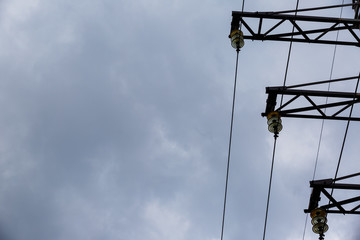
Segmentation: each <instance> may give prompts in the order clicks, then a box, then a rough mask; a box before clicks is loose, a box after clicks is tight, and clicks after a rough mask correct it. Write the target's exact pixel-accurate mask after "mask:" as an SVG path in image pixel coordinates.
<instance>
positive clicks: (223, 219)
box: [220, 0, 245, 240]
mask: <svg viewBox="0 0 360 240" xmlns="http://www.w3.org/2000/svg"><path fill="white" fill-rule="evenodd" d="M244 5H245V0H243V1H242V8H241V11H242V12H244ZM241 26H242V25H240V30H241ZM239 52H240V48H237V49H236V64H235V77H234V91H233V100H232V108H231V123H230V136H229V149H228V158H227V164H226V180H225V191H224V207H223V214H222V222H221V236H220V240H223V237H224V227H225V214H226V201H227V191H228V183H229V172H230V157H231V143H232V132H233V124H234V112H235V99H236V83H237V75H238V74H237V72H238V66H239Z"/></svg>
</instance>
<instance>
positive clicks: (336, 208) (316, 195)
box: [304, 173, 360, 214]
mask: <svg viewBox="0 0 360 240" xmlns="http://www.w3.org/2000/svg"><path fill="white" fill-rule="evenodd" d="M358 175H360V173H356V174H352V175H349V176H346V177H342V178H337V179H322V180H316V181H311V182H310V187H311V188H312V189H313V190H312V193H311V196H310V201H309V207H308V209H305V210H304V212H305V213H310V212H311V211H312V210H314V209H316V208H322V209H324V210H326V212H327V213H341V214H360V211H359V210H358V209H359V208H360V196H358V197H353V198H349V199H344V200H341V201H337V200H335V198H334V197H333V196H332V194H330V193H329V192H328V191H327V190H326V189H343V190H360V184H346V183H336V181H339V180H343V179H345V178H349V177H354V176H358ZM321 193H323V194H324V195H325V196H326V197H327V198H328V199H329V204H326V205H323V206H320V207H319V201H320V195H321ZM356 202H358V203H359V205H357V206H356V207H354V208H352V209H348V210H346V209H345V208H344V205H346V204H350V203H356Z"/></svg>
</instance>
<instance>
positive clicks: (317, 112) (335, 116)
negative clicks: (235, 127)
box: [261, 77, 360, 121]
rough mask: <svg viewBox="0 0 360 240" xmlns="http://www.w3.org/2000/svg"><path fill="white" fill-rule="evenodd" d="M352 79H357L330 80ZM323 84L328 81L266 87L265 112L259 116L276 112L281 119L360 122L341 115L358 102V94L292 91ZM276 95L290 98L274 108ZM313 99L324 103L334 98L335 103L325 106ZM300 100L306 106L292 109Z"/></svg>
mask: <svg viewBox="0 0 360 240" xmlns="http://www.w3.org/2000/svg"><path fill="white" fill-rule="evenodd" d="M354 78H358V77H350V78H343V79H336V80H331V82H335V81H343V80H344V79H345V80H351V79H354ZM324 82H329V81H322V82H317V83H309V84H301V85H297V86H290V87H267V88H266V93H267V94H268V99H267V101H266V108H265V112H263V113H262V114H261V115H262V116H267V115H268V114H269V113H271V112H278V113H279V114H280V116H281V117H292V118H313V119H329V120H351V121H360V117H359V116H358V117H356V116H351V117H349V116H344V115H342V114H343V113H344V112H345V110H346V109H349V108H351V107H352V106H353V105H354V104H356V103H359V102H360V93H354V92H335V91H316V90H303V89H293V88H294V87H298V86H307V85H314V84H318V83H324ZM278 95H287V96H291V97H290V99H289V100H287V101H285V102H284V103H283V104H282V105H281V106H279V107H278V108H276V104H277V102H276V100H277V96H278ZM314 98H317V99H319V98H320V99H321V98H323V101H322V102H325V98H334V99H335V100H337V101H333V102H331V103H325V104H316V103H315V102H316V101H315V100H314ZM300 99H303V100H304V99H305V100H306V103H307V105H305V106H303V107H297V108H292V107H291V106H292V104H293V103H295V102H298V101H299V100H300ZM324 109H328V110H329V111H324ZM331 110H333V111H332V112H333V113H332V114H331V113H329V112H331Z"/></svg>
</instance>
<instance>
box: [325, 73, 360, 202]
mask: <svg viewBox="0 0 360 240" xmlns="http://www.w3.org/2000/svg"><path fill="white" fill-rule="evenodd" d="M359 80H360V73H359V77H358V79H357V82H356V87H355V92H354V99H353V100H354V101H355V99H356V93H357V90H358V87H359ZM353 109H354V104H352V105H351V108H350V113H349V118H348V121H347V124H346V129H345V134H344V139H343V142H342V145H341V150H340V155H339V160H338V164H337V166H336V172H335V177H334V179H336V178H337V175H338V172H339V167H340V163H341V158H342V154H343V151H344V146H345V141H346V137H347V134H348V131H349V125H350V119H351V116H352V112H353ZM333 191H334V189H332V190H331V196H332V193H333Z"/></svg>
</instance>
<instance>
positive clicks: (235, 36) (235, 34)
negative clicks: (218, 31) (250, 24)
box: [230, 30, 245, 49]
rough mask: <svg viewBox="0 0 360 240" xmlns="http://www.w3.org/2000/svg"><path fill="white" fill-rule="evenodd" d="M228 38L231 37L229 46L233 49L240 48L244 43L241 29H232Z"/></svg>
mask: <svg viewBox="0 0 360 240" xmlns="http://www.w3.org/2000/svg"><path fill="white" fill-rule="evenodd" d="M230 38H231V46H232V47H233V48H235V49H240V48H242V47H243V46H244V45H245V43H244V36H243V33H242V31H240V30H234V31H232V32H231V33H230Z"/></svg>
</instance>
